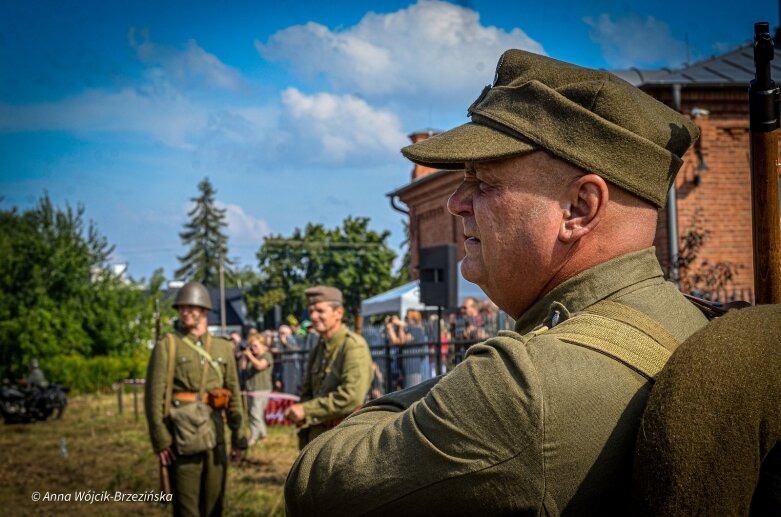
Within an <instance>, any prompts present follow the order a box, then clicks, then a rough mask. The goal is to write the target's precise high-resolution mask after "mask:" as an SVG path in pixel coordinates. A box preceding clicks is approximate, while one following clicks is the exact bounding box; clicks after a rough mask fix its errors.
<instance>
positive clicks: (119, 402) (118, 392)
mask: <svg viewBox="0 0 781 517" xmlns="http://www.w3.org/2000/svg"><path fill="white" fill-rule="evenodd" d="M117 384H119V388H118V389H117V407H118V408H119V414H120V415H121V414H122V380H121V379H120V380H119V381H118V383H117Z"/></svg>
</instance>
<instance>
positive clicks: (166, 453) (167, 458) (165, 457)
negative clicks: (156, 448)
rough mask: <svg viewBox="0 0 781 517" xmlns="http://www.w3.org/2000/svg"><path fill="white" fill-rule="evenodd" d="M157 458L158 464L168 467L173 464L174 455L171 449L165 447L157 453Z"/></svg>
mask: <svg viewBox="0 0 781 517" xmlns="http://www.w3.org/2000/svg"><path fill="white" fill-rule="evenodd" d="M157 458H158V459H159V460H160V464H162V465H166V466H168V465H170V464H172V463H173V462H174V460H175V459H176V454H174V451H173V449H171V448H170V447H166V448H165V449H163V450H162V451H160V452H158V453H157Z"/></svg>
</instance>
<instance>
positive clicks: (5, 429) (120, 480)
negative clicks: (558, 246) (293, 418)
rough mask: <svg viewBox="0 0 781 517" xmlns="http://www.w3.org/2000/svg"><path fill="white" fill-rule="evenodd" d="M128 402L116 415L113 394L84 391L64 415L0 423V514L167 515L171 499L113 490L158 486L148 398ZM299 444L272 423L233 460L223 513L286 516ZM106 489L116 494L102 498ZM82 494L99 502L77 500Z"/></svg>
mask: <svg viewBox="0 0 781 517" xmlns="http://www.w3.org/2000/svg"><path fill="white" fill-rule="evenodd" d="M123 401H124V411H123V413H122V414H119V413H118V410H117V409H118V408H117V397H116V395H89V396H79V397H75V398H71V400H70V403H69V405H68V408H67V410H66V411H65V414H64V416H63V418H62V419H61V420H49V421H46V422H37V423H33V424H9V425H6V424H0V514H2V515H9V516H10V515H24V516H27V515H106V516H110V515H129V514H132V515H134V516H139V517H140V516H162V515H170V514H171V508H170V505H162V504H160V503H155V502H132V501H125V502H116V501H114V500H113V499H114V498H115V494H116V492H122V493H125V494H138V495H137V496H136V497H138V498H141V499H143V498H147V499H149V498H150V496H151V495H152V494H156V493H159V488H160V481H159V476H158V466H157V460H156V458H155V457H154V456H153V454H152V450H151V447H150V445H149V438H148V434H147V428H146V420H145V419H144V415H143V400H142V398H141V396H139V398H138V404H139V415H138V419H136V418H135V416H134V412H133V397H132V394H129V393H128V394H126V395H125V396H124V398H123ZM226 432H227V430H226ZM296 444H297V442H296V435H295V428H291V427H270V428H269V437H268V438H267V439H266V440H265V441H264V442H262V443H261V444H256V445H255V446H254V447H253V448H252V449H250V451H249V453H248V454H247V455H246V457H245V460H244V461H243V462H242V463H241V464H240V465H238V466H234V465H232V466H231V467H230V469H229V471H228V489H227V494H226V503H225V512H224V514H225V515H227V516H238V515H269V516H271V515H284V506H285V505H284V501H283V498H282V490H283V485H284V482H285V477H286V475H287V471H288V470H289V468H290V466H291V465H292V463H293V461H294V459H295V457H296V454H297V448H296ZM90 491H91V492H90ZM106 492H107V493H108V497H109V498H110V499H112V500H109V501H100V498H101V497H105V495H104V494H105V493H106ZM36 493H37V494H38V495H40V500H39V501H37V502H35V501H33V498H34V494H36ZM80 494H81V495H82V496H86V497H89V496H90V495H92V497H93V498H94V499H96V501H95V502H92V503H89V502H86V501H83V500H82V501H80V502H79V501H76V498H77V497H79V495H80ZM56 498H61V499H67V498H69V499H70V500H60V501H56V500H52V499H56ZM46 499H49V500H46Z"/></svg>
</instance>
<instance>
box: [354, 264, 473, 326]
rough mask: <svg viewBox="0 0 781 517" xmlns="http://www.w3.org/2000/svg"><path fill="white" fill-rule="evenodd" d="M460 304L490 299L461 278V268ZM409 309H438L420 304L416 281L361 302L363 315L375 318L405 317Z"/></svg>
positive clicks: (459, 276)
mask: <svg viewBox="0 0 781 517" xmlns="http://www.w3.org/2000/svg"><path fill="white" fill-rule="evenodd" d="M458 271H459V273H458V304H459V305H463V303H464V300H465V299H466V298H469V297H472V298H476V299H478V300H485V299H486V298H488V296H486V294H485V293H484V292H483V290H482V289H480V288H479V287H478V286H477V285H476V284H473V283H472V282H469V281H468V280H466V279H465V278H464V277H463V276H461V267H460V264H459V268H458ZM407 309H417V310H419V311H435V310H437V308H436V307H427V306H425V305H423V304H422V303H421V302H420V282H419V281H418V280H414V281H412V282H409V283H407V284H404V285H401V286H399V287H394V288H393V289H391V290H390V291H385V292H384V293H382V294H378V295H377V296H372V297H371V298H368V299H366V300H364V301H362V302H361V314H362V315H364V316H374V315H376V314H398V315H400V316H404V315H405V314H406V313H407Z"/></svg>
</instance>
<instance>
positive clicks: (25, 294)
mask: <svg viewBox="0 0 781 517" xmlns="http://www.w3.org/2000/svg"><path fill="white" fill-rule="evenodd" d="M112 251H113V247H112V246H109V244H108V242H107V241H106V239H105V238H104V237H103V236H101V235H100V233H99V232H98V230H97V227H96V226H95V225H94V223H92V222H89V224H86V225H85V223H84V207H82V206H78V207H77V208H76V209H73V208H71V207H70V206H68V205H66V206H65V208H64V209H59V208H57V207H55V206H54V205H53V204H52V202H51V200H50V199H49V196H48V195H46V194H45V195H44V196H43V197H42V198H41V199H40V200H39V202H38V204H37V205H36V206H35V207H34V208H31V209H29V210H26V211H24V212H19V211H18V210H17V209H16V208H15V207H14V208H12V209H10V210H0V369H2V370H3V374H4V375H7V376H11V377H12V378H13V377H16V376H18V375H19V374H23V373H24V372H25V371H26V364H27V361H28V360H29V359H30V358H32V357H37V358H39V359H51V358H52V357H55V356H60V355H68V354H79V355H83V356H92V355H99V354H118V355H129V354H133V353H136V352H138V351H139V350H141V351H145V350H146V347H145V346H144V345H145V344H146V342H148V340H149V338H150V337H151V328H150V326H149V325H148V324H147V323H148V321H147V320H148V319H150V318H149V317H148V315H151V310H150V307H151V306H152V305H150V301H149V300H147V298H146V297H145V296H144V293H143V291H142V290H141V289H138V288H136V287H135V286H131V285H128V284H126V283H125V282H124V281H123V280H122V279H121V278H119V277H118V276H117V275H114V274H113V273H111V272H110V270H109V269H108V267H107V265H108V259H109V257H110V255H111V252H112ZM161 276H162V275H158V277H157V278H156V279H155V280H154V281H155V282H157V285H158V286H159V285H160V283H161V281H162V279H161ZM151 303H152V304H153V302H151ZM145 341H146V342H145Z"/></svg>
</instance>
